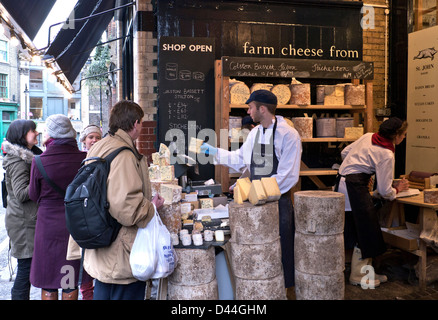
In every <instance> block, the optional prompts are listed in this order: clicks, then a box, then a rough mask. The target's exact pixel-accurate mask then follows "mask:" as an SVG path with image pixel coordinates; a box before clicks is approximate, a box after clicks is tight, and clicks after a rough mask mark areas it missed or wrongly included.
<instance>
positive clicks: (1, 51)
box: [0, 40, 8, 62]
mask: <svg viewBox="0 0 438 320" xmlns="http://www.w3.org/2000/svg"><path fill="white" fill-rule="evenodd" d="M0 62H8V43H7V42H6V41H4V40H0Z"/></svg>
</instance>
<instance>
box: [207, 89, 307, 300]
mask: <svg viewBox="0 0 438 320" xmlns="http://www.w3.org/2000/svg"><path fill="white" fill-rule="evenodd" d="M246 104H248V106H249V109H248V114H249V115H250V116H251V118H252V119H253V121H254V122H256V123H260V124H259V126H257V127H255V128H254V129H252V131H251V132H250V133H249V134H248V138H247V139H246V141H245V142H244V144H243V145H242V146H241V148H240V149H238V150H235V151H228V150H224V149H217V148H214V147H212V146H210V145H208V144H206V143H204V144H203V145H202V146H201V152H204V153H206V154H207V153H209V154H212V155H215V154H216V153H217V156H216V157H215V158H214V159H215V164H222V165H226V166H228V167H230V168H233V169H235V170H239V171H244V170H245V169H247V170H248V171H249V172H250V179H251V180H254V179H260V178H262V177H271V176H275V178H276V180H277V183H278V185H279V187H280V191H281V193H282V195H281V198H280V199H279V201H278V208H279V221H280V226H279V227H280V243H281V251H282V264H283V272H284V280H285V287H286V288H290V287H294V286H295V266H294V237H295V222H294V209H293V205H292V200H291V188H292V187H293V186H294V185H295V184H296V183H297V182H298V179H299V169H300V160H301V139H300V137H299V134H298V132H297V131H296V130H295V129H294V128H292V127H291V126H290V125H289V124H287V122H286V120H285V119H284V118H283V117H281V116H275V110H276V107H277V97H276V96H275V95H274V94H273V93H272V92H270V91H268V90H257V91H254V92H253V93H252V94H251V95H250V97H249V99H248V101H246ZM292 289H293V288H292ZM290 291H293V290H290ZM289 293H290V292H289V290H288V295H289Z"/></svg>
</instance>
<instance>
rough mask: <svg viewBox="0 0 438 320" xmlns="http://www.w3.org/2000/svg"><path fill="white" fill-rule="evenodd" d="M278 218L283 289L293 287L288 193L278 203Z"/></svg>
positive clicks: (292, 226)
mask: <svg viewBox="0 0 438 320" xmlns="http://www.w3.org/2000/svg"><path fill="white" fill-rule="evenodd" d="M278 210H279V216H280V244H281V262H282V264H283V273H284V285H285V288H289V287H293V286H295V262H294V242H295V217H294V207H293V205H292V200H291V196H290V192H287V193H285V194H283V195H282V196H281V198H280V200H279V201H278Z"/></svg>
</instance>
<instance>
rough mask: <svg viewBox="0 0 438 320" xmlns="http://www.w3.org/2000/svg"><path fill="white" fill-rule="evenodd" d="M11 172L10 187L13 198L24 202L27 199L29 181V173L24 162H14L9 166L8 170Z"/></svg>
mask: <svg viewBox="0 0 438 320" xmlns="http://www.w3.org/2000/svg"><path fill="white" fill-rule="evenodd" d="M9 171H10V172H11V174H10V175H9V176H10V179H11V186H12V190H13V192H14V195H15V197H16V198H17V199H18V200H19V201H20V202H26V201H28V200H30V198H29V181H30V171H29V166H28V165H26V163H25V162H24V161H20V162H15V163H13V164H11V168H10V170H9Z"/></svg>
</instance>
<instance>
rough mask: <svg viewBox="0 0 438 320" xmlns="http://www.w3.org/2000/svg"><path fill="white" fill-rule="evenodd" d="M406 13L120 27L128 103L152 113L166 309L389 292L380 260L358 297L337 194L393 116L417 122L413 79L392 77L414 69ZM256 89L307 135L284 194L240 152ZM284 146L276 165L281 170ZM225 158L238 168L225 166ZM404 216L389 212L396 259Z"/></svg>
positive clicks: (358, 10) (147, 10)
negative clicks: (346, 154)
mask: <svg viewBox="0 0 438 320" xmlns="http://www.w3.org/2000/svg"><path fill="white" fill-rule="evenodd" d="M400 6H401V7H399V6H398V5H395V4H390V3H388V1H384V0H381V1H380V0H378V1H374V2H373V3H372V4H368V3H364V2H362V1H161V0H157V1H147V0H142V1H138V2H137V3H136V5H135V6H134V7H133V8H132V9H130V10H131V11H129V10H126V12H125V13H124V14H121V15H120V17H119V18H120V20H119V23H120V26H121V29H122V30H125V31H129V30H130V31H132V32H133V35H134V37H133V38H131V39H127V41H126V46H125V47H124V48H123V52H124V55H123V58H122V60H123V64H124V66H125V67H124V69H123V71H122V72H121V75H122V77H123V78H124V79H125V80H124V81H123V82H124V87H123V93H122V96H123V97H125V98H128V99H132V100H134V101H136V102H138V103H139V104H140V105H141V106H142V107H143V108H144V110H145V118H144V123H143V133H144V134H143V135H142V136H140V139H139V141H137V146H138V148H139V150H140V152H142V153H143V154H145V155H147V156H148V159H149V163H150V166H149V176H150V179H151V185H152V193H153V194H154V195H155V194H157V193H158V194H160V195H161V196H162V197H164V200H165V202H164V205H163V207H162V208H161V209H160V210H159V213H160V217H161V219H162V221H163V223H164V224H165V225H166V226H167V228H168V230H169V232H170V234H171V237H172V242H173V247H174V249H175V251H176V253H177V256H178V262H177V264H176V268H175V270H174V272H173V273H172V274H171V275H170V276H169V277H168V278H166V279H161V280H160V285H159V288H160V290H159V292H158V296H157V298H158V299H169V300H198V299H200V300H227V299H236V300H244V299H245V300H246V299H249V300H272V299H274V300H286V299H301V300H307V299H309V300H310V299H317V300H322V299H324V300H326V299H328V300H342V299H351V292H352V290H357V289H358V290H359V291H361V294H365V292H366V289H367V288H368V289H375V290H379V288H377V287H378V286H380V285H381V286H385V285H386V284H385V282H388V281H384V279H383V278H381V279H382V281H381V282H380V280H379V282H378V281H374V278H372V277H374V275H377V276H380V275H378V274H377V273H376V272H375V270H374V266H373V265H372V263H371V262H370V264H369V265H367V266H368V267H367V268H369V270H370V272H371V273H369V274H368V273H367V274H363V275H362V277H363V279H364V281H365V282H364V283H365V284H363V286H362V287H361V286H360V283H361V281H360V280H359V283H356V284H357V286H355V287H354V288H355V289H351V288H350V286H351V287H353V286H352V285H351V284H350V282H351V281H349V276H350V273H351V268H353V267H352V265H353V264H354V263H356V262H354V261H353V260H354V259H355V256H354V252H353V251H354V250H353V248H346V247H345V243H344V225H345V198H344V196H343V194H342V193H339V192H335V191H333V188H332V187H333V186H334V185H335V184H336V181H337V180H336V179H337V174H338V169H339V167H340V165H341V164H342V161H343V159H342V156H341V153H342V150H344V148H346V147H347V146H349V145H351V144H353V143H354V142H355V141H356V140H358V139H360V138H361V137H362V136H363V135H365V134H367V133H374V132H377V131H378V129H379V126H380V124H382V123H383V121H384V120H385V119H386V118H387V117H389V116H394V115H395V116H397V117H399V118H401V119H406V116H407V108H406V97H400V91H403V90H404V91H405V92H406V82H402V81H400V78H396V77H395V75H397V73H399V72H400V71H399V69H400V67H401V66H402V65H403V64H404V63H405V62H406V61H403V60H402V58H401V57H402V56H403V53H402V50H401V51H400V52H395V51H394V50H395V49H394V47H391V45H398V46H400V43H403V38H402V36H401V32H400V30H397V31H394V32H392V31H391V30H392V29H391V28H392V27H394V25H395V24H396V23H400V21H401V20H402V18H401V16H402V15H403V12H406V11H403V10H404V9H406V6H402V5H400ZM400 10H401V11H400ZM406 10H408V9H406ZM129 22H134V25H132V24H130V23H129ZM130 28H132V29H130ZM391 32H392V33H391ZM405 49H406V50H407V48H405ZM391 75H394V78H392V77H391ZM389 88H391V90H389ZM257 90H266V91H269V92H270V93H271V94H273V95H274V96H275V98H276V100H277V102H278V103H277V109H276V111H275V115H277V116H280V117H281V121H282V123H283V121H284V123H287V125H288V126H289V127H292V128H293V129H288V130H291V132H294V134H295V133H296V136H297V137H298V138H297V139H298V141H299V143H298V144H299V147H297V149H296V152H298V153H299V156H298V159H297V161H296V162H295V164H294V166H297V167H298V170H297V178H296V181H294V183H293V185H292V186H291V188H287V190H286V189H285V187H284V183H283V180H282V181H279V179H278V178H276V174H275V172H274V171H273V172H274V174H273V176H271V175H266V176H263V175H262V176H260V177H257V178H255V176H254V175H253V172H252V171H251V168H252V165H253V162H252V161H253V158H252V156H251V155H250V154H245V155H242V156H241V157H240V158H239V159H238V160H236V159H235V158H233V156H232V155H230V154H233V151H236V150H239V148H242V146H244V145H245V141H246V139H247V137H248V136H250V132H251V130H252V129H253V128H254V126H256V125H257V124H258V123H254V121H253V120H254V119H253V118H251V117H248V116H249V114H250V112H249V109H248V108H249V107H248V104H249V102H248V104H247V101H248V99H250V97H252V94H253V93H254V92H257ZM254 101H255V100H254ZM275 123H277V122H275ZM279 125H280V124H279ZM281 125H283V124H281ZM255 130H257V129H255ZM279 132H280V131H279ZM279 134H281V133H279ZM276 137H277V136H273V137H272V139H273V140H272V141H274V149H273V151H272V150H271V154H274V155H276V158H277V160H278V162H279V163H280V161H281V152H279V151H276V150H275V143H276V140H275V139H276ZM290 144H291V145H292V144H293V143H292V141H291V143H290ZM206 145H207V146H206ZM254 146H255V144H254ZM221 150H226V151H228V152H231V153H227V154H228V155H229V159H228V160H229V161H230V163H227V164H226V165H223V164H224V163H222V164H221V161H220V158H221V156H223V154H224V153H223V152H222V151H221ZM263 152H264V153H262V156H263V155H265V154H268V152H269V150H267V149H264V151H263ZM276 152H277V153H276ZM282 152H283V150H282ZM237 153H238V152H237V151H236V152H235V153H234V154H237ZM296 154H297V153H295V155H296ZM274 158H275V157H274ZM279 159H280V160H279ZM405 159H406V147H405V145H404V144H402V145H401V146H400V147H398V148H397V149H396V153H395V163H396V164H395V168H394V177H397V178H398V177H400V176H401V175H403V174H405V164H406V163H405ZM233 161H237V162H233ZM238 161H243V162H242V163H239V162H238ZM245 161H246V162H245ZM231 162H232V163H231ZM273 162H274V164H273V166H274V167H275V168H276V169H275V170H277V172H279V171H280V170H284V168H282V167H281V165H280V167H278V163H277V164H275V163H276V162H275V161H273ZM230 164H231V165H230ZM276 165H277V167H276ZM419 176H420V177H419V178H418V179H419V180H421V182H419V183H420V184H421V183H426V182H425V181H429V182H430V176H427V177H424V176H421V174H420V175H419ZM425 178H427V179H429V180H427V179H425ZM432 180H433V179H432ZM432 182H433V181H432ZM420 191H421V190H420ZM403 206H404V204H401V203H398V202H397V204H396V205H394V207H392V209H391V206H390V205H389V204H388V203H384V206H383V207H382V209H381V210H383V211H380V212H383V213H382V214H384V216H383V217H382V220H385V221H384V223H381V227H382V228H386V229H385V230H384V231H382V233H383V232H386V234H385V235H384V237H385V242H386V244H387V245H388V248H393V246H394V245H395V242H394V241H395V240H394V239H389V238H390V237H391V235H392V233H391V232H392V229H391V228H392V227H393V222H394V221H395V220H397V219H393V218H394V212H395V211H397V210H398V211H397V212H401V210H402V209H400V208H401V207H403ZM285 207H288V208H287V209H285ZM397 208H398V209H397ZM396 209H397V210H396ZM399 209H400V210H399ZM285 210H286V211H287V212H288V213H285V212H286V211H285ZM385 210H386V211H385ZM407 210H408V211H409V209H407ZM285 215H289V219H290V220H288V222H287V224H288V225H289V224H290V226H291V229H288V230H287V231H285V230H284V225H285V223H286V222H284V217H285ZM403 219H404V218H402V217H401V216H400V215H398V221H397V222H402V224H400V225H402V226H403V227H400V228H401V229H405V230H407V228H406V225H405V224H403V222H404V221H402V220H403ZM389 221H390V223H389ZM389 229H391V230H389ZM388 235H389V236H388ZM286 239H288V240H287V241H289V244H288V245H285V243H284V242H285V241H286ZM408 242H409V241H408ZM410 243H411V244H412V242H410ZM395 247H397V245H395ZM418 249H419V248H418ZM423 252H424V251H423ZM420 256H421V255H420ZM417 257H418V256H417ZM288 260H289V262H291V260H292V263H288V262H287V261H288ZM359 260H361V261H362V259H359ZM377 261H379V260H377ZM423 262H424V261H423ZM364 266H365V264H364ZM421 266H424V264H421ZM356 267H357V266H356ZM367 270H368V269H367ZM377 271H379V270H377ZM291 275H292V276H291ZM368 276H369V277H371V278H372V279H371V278H369V277H368ZM291 277H292V279H293V280H290V278H291ZM367 277H368V278H367ZM365 278H366V279H365ZM390 280H391V279H390ZM422 280H424V279H423V278H422ZM389 282H390V281H389ZM163 283H165V284H166V285H163ZM291 284H292V285H291ZM364 286H365V287H366V288H364ZM368 292H370V291H368ZM359 299H360V298H359Z"/></svg>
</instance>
